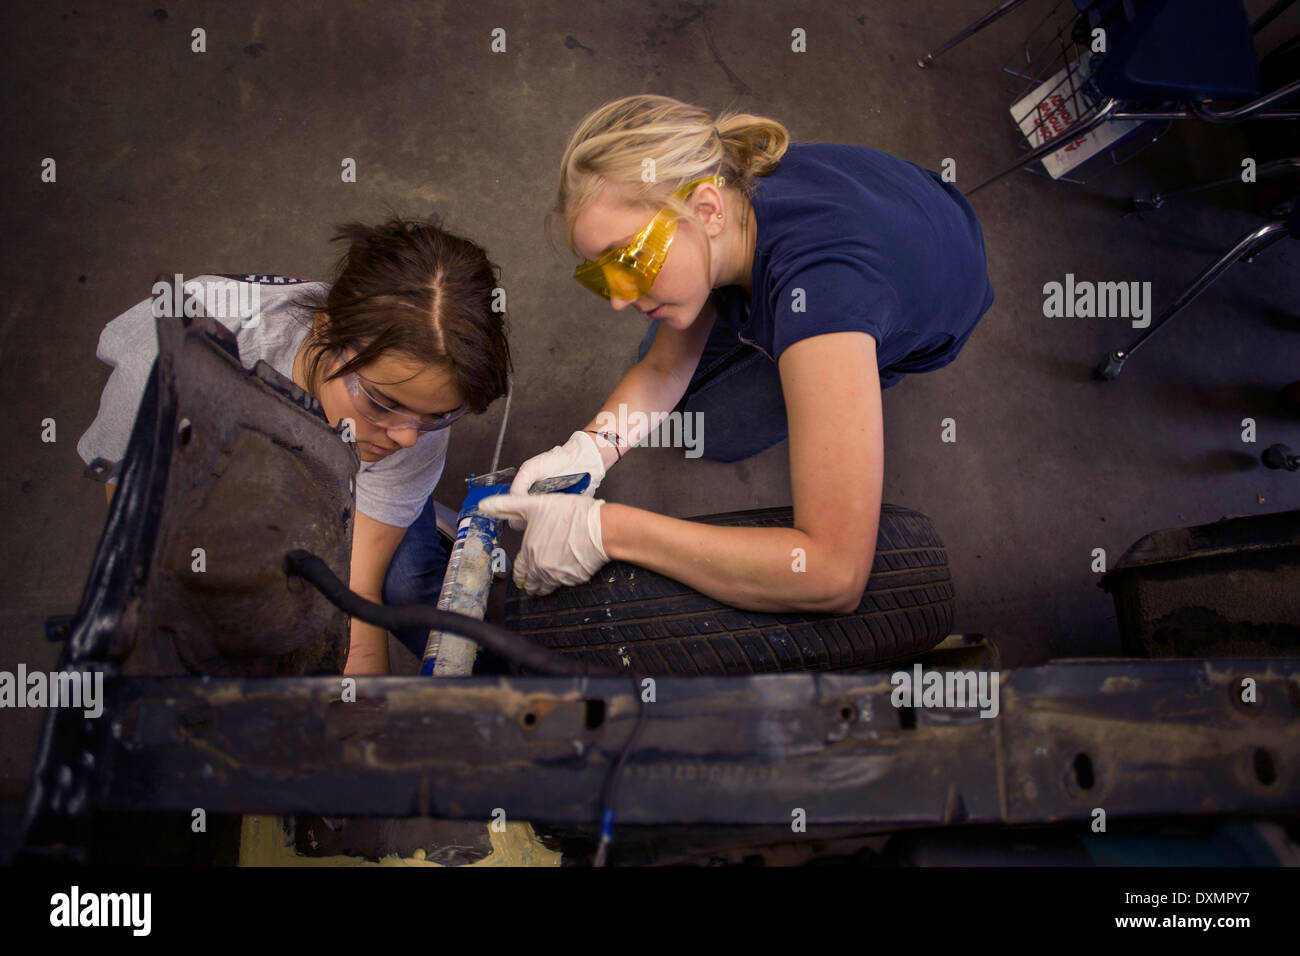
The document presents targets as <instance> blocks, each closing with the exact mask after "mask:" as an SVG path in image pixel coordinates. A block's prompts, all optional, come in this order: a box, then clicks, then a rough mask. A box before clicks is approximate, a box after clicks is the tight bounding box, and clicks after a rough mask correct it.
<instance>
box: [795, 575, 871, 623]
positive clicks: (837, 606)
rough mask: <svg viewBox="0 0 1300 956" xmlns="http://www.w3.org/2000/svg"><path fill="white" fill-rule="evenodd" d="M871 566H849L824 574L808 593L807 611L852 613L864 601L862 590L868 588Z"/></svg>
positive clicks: (804, 608)
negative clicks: (838, 571)
mask: <svg viewBox="0 0 1300 956" xmlns="http://www.w3.org/2000/svg"><path fill="white" fill-rule="evenodd" d="M870 575H871V568H870V566H867V567H848V568H846V570H844V571H842V572H840V573H838V574H831V575H826V576H824V577H823V578H822V579H821V580H820V581H818V582H817V584H816V586H815V587H814V588H813V589H812V591H811V593H810V594H809V595H808V603H807V604H806V605H805V606H804V607H803V608H802V610H806V611H814V612H821V613H824V614H852V613H853V612H854V611H856V610H857V609H858V605H859V604H861V603H862V592H863V591H865V590H866V589H867V579H868V578H869V577H870Z"/></svg>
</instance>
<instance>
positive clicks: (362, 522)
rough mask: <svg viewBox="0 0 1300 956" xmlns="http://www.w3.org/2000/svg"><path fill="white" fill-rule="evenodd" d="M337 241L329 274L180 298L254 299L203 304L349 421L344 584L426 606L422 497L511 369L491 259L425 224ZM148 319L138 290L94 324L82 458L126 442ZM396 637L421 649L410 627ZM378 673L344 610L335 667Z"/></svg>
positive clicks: (436, 545)
mask: <svg viewBox="0 0 1300 956" xmlns="http://www.w3.org/2000/svg"><path fill="white" fill-rule="evenodd" d="M335 239H336V240H337V241H343V242H346V243H347V244H348V248H347V252H346V253H344V255H343V256H342V258H341V259H340V260H339V262H338V265H337V267H336V269H335V275H334V280H333V281H332V282H331V283H329V284H326V283H319V282H306V281H304V280H299V279H291V278H287V277H284V276H270V275H203V276H198V277H195V278H194V279H191V280H189V281H188V282H186V283H185V290H186V293H185V294H186V298H191V297H195V298H198V299H200V300H202V301H205V302H206V301H211V300H210V299H209V298H208V292H209V290H213V292H215V293H216V294H217V295H219V296H222V297H223V298H222V301H225V302H230V301H235V302H244V303H248V302H257V303H258V305H259V309H258V311H257V314H256V315H240V314H230V315H224V316H213V318H215V319H216V320H217V321H219V322H221V323H222V324H224V325H225V326H226V327H227V328H229V329H230V330H231V331H232V332H234V333H235V335H236V337H237V340H238V344H239V355H240V360H241V362H242V363H243V364H244V365H245V366H246V367H248V368H251V367H252V366H253V365H254V364H256V363H257V361H258V360H265V361H266V362H267V363H268V364H270V365H271V367H272V368H274V369H275V370H276V371H278V372H280V373H281V374H282V375H284V376H285V377H287V378H291V379H292V380H293V381H294V382H295V383H296V384H297V385H298V386H299V387H301V388H303V389H305V390H306V391H308V392H309V393H310V394H311V395H312V396H314V397H315V398H316V399H317V401H319V402H320V404H321V407H322V410H323V411H324V413H325V416H326V418H327V419H328V420H329V422H330V424H331V425H332V426H335V427H337V426H338V424H339V423H340V422H341V421H342V420H344V419H350V420H351V421H352V423H353V433H354V437H355V440H356V445H357V450H358V452H359V453H360V457H361V466H360V468H359V470H358V473H357V477H356V520H355V523H354V528H353V541H352V563H351V586H352V589H353V590H355V591H357V592H358V593H360V594H362V595H364V596H366V597H368V598H370V599H371V600H373V601H377V602H378V601H381V600H382V601H383V602H384V603H387V604H391V605H402V604H411V603H435V602H436V601H437V597H438V590H439V587H440V586H441V583H442V576H443V571H444V569H445V567H446V560H447V556H446V552H445V551H444V550H443V548H442V545H441V543H440V542H439V539H438V535H437V530H436V521H435V516H434V510H433V504H432V498H431V494H432V492H433V488H434V486H435V485H436V484H437V483H438V478H439V476H440V475H441V473H442V467H443V462H444V460H445V457H446V451H447V440H448V431H447V428H448V426H449V425H451V423H452V422H454V421H455V420H456V419H457V418H459V417H460V416H462V415H464V414H466V413H468V412H473V413H481V412H483V411H485V410H486V409H487V407H488V406H489V405H490V404H491V403H492V402H493V401H495V400H496V399H497V398H499V397H500V396H502V395H504V394H505V392H506V387H507V381H508V378H509V373H510V348H509V344H508V342H507V338H506V326H505V316H504V315H503V314H502V313H501V312H500V311H494V309H493V306H494V304H495V303H496V302H497V301H499V300H498V299H497V297H496V296H495V293H494V290H495V289H496V288H497V287H498V269H497V267H496V266H495V265H494V264H493V263H492V262H491V261H490V260H489V259H488V257H487V254H486V253H485V252H484V250H483V249H482V248H480V247H479V246H477V245H475V244H474V243H473V242H470V241H469V240H467V239H464V238H461V237H459V236H456V235H453V234H451V233H449V232H447V231H445V230H443V229H440V228H438V227H436V226H433V225H430V224H426V223H420V222H413V221H408V220H400V219H392V220H389V221H388V222H386V223H384V224H382V225H380V226H376V227H370V226H364V225H360V224H351V225H348V226H344V227H342V228H341V229H340V230H339V233H338V235H336V236H335ZM232 282H234V283H237V284H238V285H237V286H236V287H233V289H232V287H231V286H230V285H229V284H230V283H232ZM253 285H255V286H256V289H255V290H254V289H253V288H252V286H253ZM222 311H225V312H232V311H233V312H237V311H238V310H226V309H223V310H222ZM173 314H174V313H173ZM154 322H155V319H154V300H153V299H147V300H145V301H143V302H141V303H139V304H137V305H136V306H134V307H133V308H131V309H128V310H127V311H126V312H125V313H123V314H122V315H120V316H118V317H117V318H116V319H114V320H113V321H112V322H110V323H109V324H108V326H107V327H106V328H105V329H104V331H103V333H102V334H101V335H100V339H99V347H98V349H97V351H96V355H97V356H98V357H99V358H100V359H101V360H102V361H104V362H106V363H107V364H108V365H110V366H112V367H113V372H112V374H111V375H110V376H109V380H108V383H107V385H106V386H105V388H104V391H103V394H102V395H101V398H100V406H99V414H98V416H97V417H96V418H95V420H94V422H93V423H92V424H91V426H90V428H89V429H88V430H87V431H86V432H85V434H84V435H82V436H81V439H80V440H79V441H78V443H77V452H78V453H79V454H80V455H81V457H82V459H83V460H84V461H86V462H87V463H89V462H90V461H91V460H92V459H94V458H96V457H99V458H105V459H108V460H109V461H120V459H121V458H122V456H123V455H124V454H125V451H126V446H127V441H128V439H129V437H130V432H131V426H132V423H133V422H134V419H135V414H136V410H137V408H138V407H139V403H140V399H141V397H142V395H143V393H144V387H145V383H146V381H147V379H148V375H149V370H150V368H151V366H152V365H153V361H154V358H155V356H156V355H157V350H158V342H157V331H156V328H155V325H154ZM114 487H115V486H114V485H113V484H112V483H111V482H110V483H109V485H108V497H109V499H110V500H111V499H112V496H113V492H114ZM397 636H398V637H399V639H401V640H402V642H403V643H404V644H406V646H407V647H409V648H410V649H411V650H412V652H414V653H415V654H416V655H417V656H419V655H420V654H422V652H423V650H424V646H423V645H424V638H425V634H424V633H423V632H419V631H417V632H412V633H402V634H398V635H397ZM388 672H389V660H388V638H387V634H386V632H384V631H383V630H382V629H380V628H378V627H375V626H374V625H371V624H367V623H365V622H364V621H359V620H356V619H353V621H352V623H351V647H350V650H349V653H348V660H347V666H346V668H345V670H344V673H347V674H386V673H388Z"/></svg>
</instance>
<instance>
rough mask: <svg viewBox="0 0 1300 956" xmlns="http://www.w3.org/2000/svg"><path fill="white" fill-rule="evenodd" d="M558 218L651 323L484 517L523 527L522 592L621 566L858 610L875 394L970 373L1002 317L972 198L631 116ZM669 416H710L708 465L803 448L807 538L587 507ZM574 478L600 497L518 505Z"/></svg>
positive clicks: (599, 114) (603, 288)
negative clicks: (606, 383)
mask: <svg viewBox="0 0 1300 956" xmlns="http://www.w3.org/2000/svg"><path fill="white" fill-rule="evenodd" d="M556 212H557V213H559V214H560V215H561V216H562V217H563V219H564V221H565V223H566V225H567V226H568V231H569V243H570V247H571V248H573V249H574V251H575V252H577V254H578V255H580V256H583V257H585V258H586V260H587V261H586V262H583V263H582V264H581V265H579V267H578V269H577V271H576V273H575V278H577V279H578V281H580V282H581V283H582V284H583V285H584V286H586V287H587V288H589V289H590V290H592V291H593V292H596V293H597V294H599V295H601V296H602V297H604V298H605V299H607V300H608V301H609V304H610V305H611V306H613V308H615V309H616V310H620V311H621V310H626V309H627V308H628V307H629V306H631V307H632V308H634V309H636V310H637V311H639V312H642V313H644V314H646V315H648V316H649V317H650V318H652V319H653V320H654V322H653V323H652V324H651V327H650V330H649V332H648V334H647V335H646V337H645V339H644V340H643V342H642V346H641V350H640V353H639V355H638V356H637V358H638V361H637V363H636V364H635V365H633V366H632V367H631V368H630V369H629V370H628V372H627V373H626V374H625V375H624V376H623V379H622V381H620V382H619V384H618V385H617V386H616V387H615V389H614V391H613V392H612V393H611V394H610V396H609V398H608V399H606V401H605V404H604V405H603V406H602V407H601V409H600V410H599V411H598V412H597V414H596V415H595V417H594V418H593V419H592V420H591V421H590V422H588V423H587V424H586V425H585V426H583V427H582V428H579V429H578V430H576V431H575V432H574V433H573V434H572V435H571V436H570V437H569V439H568V441H567V442H565V443H564V444H563V445H559V446H556V447H555V448H553V449H551V450H550V451H548V452H544V453H543V454H541V455H538V456H536V457H534V458H532V459H529V460H528V461H526V462H525V463H524V464H523V465H522V466H521V467H520V468H519V471H518V474H517V476H516V479H515V484H514V486H513V487H512V490H511V494H510V495H503V496H498V497H495V498H491V499H489V500H487V501H485V502H484V503H483V505H482V508H483V510H484V511H485V512H489V513H493V514H496V515H498V516H508V517H510V518H512V519H513V520H512V524H513V523H516V522H518V521H524V522H526V524H527V530H526V532H525V535H524V541H523V545H522V547H521V549H520V552H519V556H518V558H517V559H516V561H515V567H514V575H515V581H516V583H517V584H518V585H519V586H520V587H521V588H524V589H525V590H527V591H529V592H532V593H546V592H548V591H551V590H554V589H555V588H556V587H558V586H560V585H572V584H577V583H580V582H582V581H585V580H587V579H588V578H589V577H590V576H591V575H592V574H593V573H594V572H595V571H597V570H598V569H599V568H600V567H601V565H603V564H604V563H605V562H606V561H607V560H609V559H611V558H612V559H618V560H625V561H630V562H632V563H634V564H638V565H640V566H642V567H646V568H649V569H651V570H653V571H657V572H659V573H660V574H664V575H667V576H669V577H672V578H675V579H677V580H679V581H682V582H683V583H685V584H687V585H689V586H691V587H693V588H695V589H696V590H697V591H701V592H703V593H705V594H708V595H710V596H711V597H714V598H716V599H717V600H720V601H723V602H725V603H727V604H730V605H732V606H734V607H739V608H747V609H752V610H758V611H812V612H838V613H848V612H851V611H852V610H853V609H855V608H856V607H857V606H858V604H859V603H860V601H861V599H862V593H863V590H864V589H865V587H866V583H867V578H868V575H869V574H870V571H871V567H872V563H873V558H874V546H875V542H876V536H877V532H878V526H879V521H880V510H881V495H882V485H883V481H884V426H883V421H882V403H881V391H882V389H884V388H888V387H890V386H892V385H895V384H897V383H898V382H899V381H900V380H901V379H902V378H903V377H904V375H906V374H910V373H914V372H925V371H931V370H934V369H938V368H941V367H942V366H944V365H947V364H948V363H949V362H951V361H953V359H954V358H956V356H957V354H958V352H960V351H961V349H962V347H963V346H964V345H965V343H966V341H967V339H969V337H970V335H971V333H972V332H973V331H974V329H975V326H976V323H978V322H979V320H980V317H981V316H982V315H983V314H984V313H985V312H986V311H987V310H988V308H989V306H990V305H991V304H992V302H993V289H992V286H991V284H990V283H989V279H988V274H987V269H986V263H985V256H984V242H983V234H982V232H981V230H980V226H979V223H978V221H977V220H976V218H975V214H974V212H973V211H972V210H971V207H970V205H969V204H968V203H967V202H966V200H965V198H964V197H963V196H962V195H961V193H960V192H959V191H958V190H957V188H956V187H955V186H953V185H952V184H951V183H947V182H944V181H943V178H942V177H941V176H940V175H939V174H937V173H934V172H930V171H927V170H925V169H922V168H921V167H919V166H917V165H915V164H914V163H909V162H906V161H904V160H901V159H898V158H896V157H893V156H890V155H888V154H886V153H882V152H879V151H878V150H873V149H869V148H866V147H861V146H849V145H840V144H835V143H797V144H792V143H791V142H790V137H789V134H788V132H787V131H786V129H785V127H784V126H783V125H781V124H780V123H779V122H777V121H775V120H773V119H769V118H766V117H762V116H753V115H749V114H734V113H733V114H724V115H721V116H714V115H713V114H712V113H711V112H710V111H708V110H705V109H703V108H701V107H698V106H693V105H691V104H688V103H683V102H680V101H679V100H675V99H671V98H669V97H665V96H629V97H625V98H623V99H620V100H616V101H614V102H611V103H608V104H606V105H604V106H602V107H600V108H599V109H597V110H595V111H593V112H592V113H591V114H589V115H588V116H587V117H586V118H585V119H583V120H582V122H581V123H580V124H579V125H578V128H577V131H576V132H575V133H574V134H573V136H572V138H571V139H570V141H569V145H568V148H567V149H566V150H565V153H564V158H563V160H562V161H561V171H560V190H559V196H558V199H557V204H556ZM674 412H677V413H680V414H684V415H687V416H697V418H693V419H692V421H691V423H690V424H691V425H692V426H694V427H693V429H692V430H693V431H694V432H695V434H696V436H697V437H702V438H703V442H702V447H700V448H699V449H698V451H697V453H699V452H702V453H703V456H704V457H706V458H712V459H715V460H718V461H728V462H730V461H739V460H741V459H743V458H748V457H750V456H751V455H756V454H758V453H759V452H761V451H763V450H764V449H767V448H770V447H772V446H773V445H776V444H777V443H779V442H781V441H784V440H786V439H787V438H788V439H789V447H790V485H791V490H792V492H793V496H794V522H793V527H789V528H736V527H726V526H722V525H712V524H704V523H700V522H691V521H682V520H680V519H677V518H671V517H668V516H666V515H661V514H655V513H653V512H650V511H646V510H643V509H640V508H632V507H629V506H627V505H622V504H618V503H615V502H608V503H605V502H602V501H601V500H600V499H596V498H594V496H593V495H591V494H590V492H591V491H594V489H595V487H596V484H597V483H598V482H599V481H600V479H601V478H603V477H604V474H605V469H607V468H610V467H612V466H613V465H614V464H615V463H616V462H618V461H621V460H622V459H624V458H626V457H627V455H628V449H629V448H631V447H634V446H635V445H636V444H637V443H638V442H640V441H641V440H642V439H643V438H645V437H646V434H647V425H648V423H649V422H653V421H655V420H656V419H655V416H658V415H670V414H672V413H674ZM682 424H683V427H682V428H681V429H680V431H679V434H684V433H685V431H686V428H685V424H686V423H682ZM701 426H703V427H702V428H701ZM578 471H589V472H591V474H592V478H593V481H592V484H591V486H590V488H589V489H588V493H587V494H586V495H540V496H533V497H531V498H530V497H529V496H527V495H525V494H522V491H524V490H526V488H527V487H528V485H529V483H531V482H533V481H535V480H537V479H539V478H544V477H547V476H548V475H554V474H566V473H569V472H578Z"/></svg>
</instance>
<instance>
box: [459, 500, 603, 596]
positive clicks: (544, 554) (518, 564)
mask: <svg viewBox="0 0 1300 956" xmlns="http://www.w3.org/2000/svg"><path fill="white" fill-rule="evenodd" d="M604 503H605V502H604V501H603V500H601V499H600V498H590V497H588V496H587V495H572V494H562V493H558V492H557V493H555V494H548V495H515V494H505V495H492V496H491V497H489V498H484V499H483V500H482V501H480V502H479V505H478V510H479V511H481V512H483V514H485V515H489V516H491V517H493V518H518V519H521V520H523V521H524V522H525V523H526V525H527V529H526V530H525V531H524V542H523V544H521V545H520V546H519V554H518V555H516V556H515V585H516V586H517V587H518V588H519V590H521V591H525V592H527V593H528V594H550V593H551V592H552V591H554V590H555V589H556V588H558V587H560V586H561V585H573V584H581V583H582V582H583V581H587V580H589V579H590V578H591V576H592V575H593V574H595V573H596V572H597V571H599V570H600V569H601V568H602V567H604V566H605V565H606V564H607V563H608V562H609V556H608V555H606V554H605V548H604V545H603V544H602V543H601V536H600V506H601V505H603V504H604Z"/></svg>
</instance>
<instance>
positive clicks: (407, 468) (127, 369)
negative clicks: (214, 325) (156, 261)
mask: <svg viewBox="0 0 1300 956" xmlns="http://www.w3.org/2000/svg"><path fill="white" fill-rule="evenodd" d="M231 281H232V279H231V278H229V277H226V276H217V275H202V276H195V277H193V278H191V279H186V280H185V285H186V286H189V285H190V284H191V283H200V284H202V286H203V290H204V295H203V302H204V303H212V302H220V303H222V305H221V307H220V308H217V309H207V310H205V314H212V313H216V314H212V317H213V318H214V319H215V320H216V321H218V322H220V323H221V324H222V325H224V326H225V327H226V328H228V329H230V330H231V331H232V332H234V333H235V336H236V338H237V340H238V342H239V359H240V361H241V362H242V363H243V364H244V366H245V367H246V368H252V367H253V366H254V365H255V364H257V362H258V360H259V359H261V360H264V361H266V363H267V364H269V365H270V366H271V367H272V368H274V369H275V370H276V371H277V372H279V373H280V374H281V375H283V376H284V377H285V378H287V379H289V380H290V381H292V380H293V361H294V357H295V356H296V355H297V354H298V347H299V346H300V345H301V344H302V340H303V339H304V338H306V337H307V331H308V328H309V320H308V317H307V315H306V314H304V311H303V310H302V309H301V308H299V307H296V306H295V305H294V300H296V299H298V298H300V297H302V296H303V295H305V294H307V293H310V292H315V291H319V292H322V293H323V292H324V291H325V289H326V286H325V285H324V283H308V282H303V281H302V280H298V279H289V278H286V277H284V276H242V277H240V279H239V281H238V283H237V285H236V286H235V287H232V286H230V285H229V283H230V282H231ZM253 285H256V287H257V288H256V301H258V302H259V304H260V319H257V318H255V317H249V316H248V314H247V313H242V314H241V311H240V309H238V308H236V307H235V305H234V303H242V304H250V303H252V302H254V301H255V299H254V296H253V288H252V287H253ZM236 289H237V290H238V291H237V293H236V291H235V290H236ZM195 291H197V289H195ZM188 296H189V291H188V289H187V290H186V291H185V292H184V293H183V294H182V301H181V302H179V303H176V309H175V310H174V311H173V312H172V313H171V314H177V313H178V312H180V311H181V308H182V307H183V305H184V299H185V298H187V297H188ZM227 296H228V298H227ZM164 298H170V297H164ZM195 298H197V296H196V297H195ZM226 303H231V307H229V308H227V307H226ZM153 306H154V300H153V299H152V298H149V299H145V300H144V301H143V302H140V303H139V304H137V305H135V306H132V307H131V308H130V309H127V311H125V312H123V313H122V314H121V315H119V316H118V317H117V318H115V319H114V320H113V321H112V322H109V323H108V325H107V326H105V328H104V331H103V332H102V333H101V334H100V336H99V347H98V348H97V349H96V350H95V356H96V357H97V358H98V359H99V360H100V361H102V362H105V363H106V364H108V365H109V366H111V367H112V369H113V372H112V374H111V375H109V377H108V384H107V385H105V386H104V391H103V394H101V395H100V398H99V414H98V415H97V416H96V417H95V420H94V422H92V423H91V426H90V428H88V429H86V433H85V434H84V435H82V436H81V438H80V440H79V441H78V442H77V454H79V455H80V456H81V459H82V461H84V462H86V463H87V464H89V463H90V462H91V460H92V459H94V458H105V459H107V460H109V461H113V462H117V461H120V460H121V459H122V457H123V456H124V455H125V454H126V446H127V442H128V440H129V439H130V437H131V428H132V426H133V425H134V424H135V415H136V411H137V410H138V409H139V407H140V399H141V398H142V397H143V396H144V389H145V384H146V383H147V382H148V379H149V370H150V369H151V368H152V367H153V363H154V359H155V358H156V357H157V355H158V331H157V329H156V328H155V326H154V322H155V319H154V308H153ZM223 312H228V313H231V314H229V315H222V314H221V313H223ZM449 431H450V430H449V429H446V428H444V429H440V430H439V431H434V432H425V433H423V434H421V435H420V438H419V440H418V441H416V443H415V444H414V445H412V446H411V447H410V448H403V449H399V450H398V451H396V452H394V453H393V454H391V455H389V456H388V457H386V458H384V459H382V460H381V461H375V462H366V461H363V462H361V465H360V469H359V470H358V472H357V482H356V486H357V499H356V507H357V510H358V511H359V512H361V513H362V514H364V515H366V516H368V517H370V518H373V519H374V520H376V521H380V522H383V523H384V524H388V525H394V526H396V527H399V528H405V527H408V526H409V525H410V524H411V522H413V521H414V520H415V519H416V518H417V517H418V516H419V514H420V511H421V510H422V509H423V508H424V506H425V503H426V502H427V501H428V500H429V496H430V495H431V494H433V488H434V486H435V485H436V484H437V483H438V478H439V477H441V475H442V468H443V464H444V463H445V461H446V457H447V441H448V437H449V434H448V433H449Z"/></svg>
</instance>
